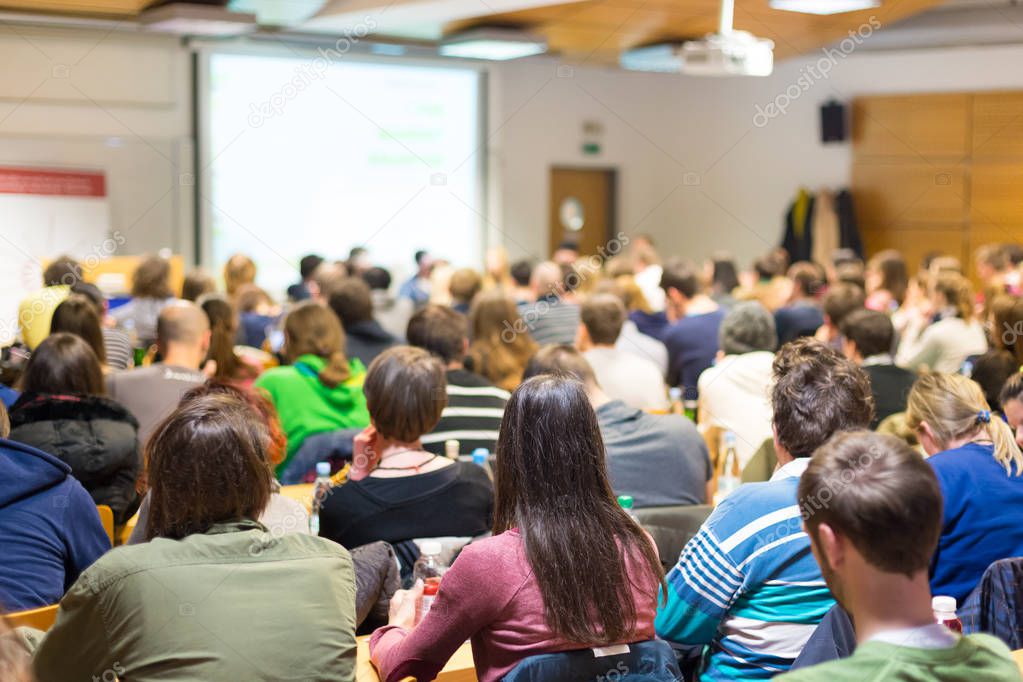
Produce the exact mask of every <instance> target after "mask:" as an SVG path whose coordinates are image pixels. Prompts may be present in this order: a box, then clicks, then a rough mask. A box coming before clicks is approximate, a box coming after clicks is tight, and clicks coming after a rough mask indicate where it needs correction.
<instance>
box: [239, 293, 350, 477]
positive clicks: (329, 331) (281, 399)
mask: <svg viewBox="0 0 1023 682" xmlns="http://www.w3.org/2000/svg"><path fill="white" fill-rule="evenodd" d="M344 348H345V333H344V330H343V329H342V328H341V322H340V320H338V319H337V315H335V314H334V313H333V312H332V311H331V310H330V309H329V308H327V307H326V306H323V305H320V304H318V303H316V302H314V301H306V302H303V303H300V304H298V305H297V306H295V307H294V308H292V310H291V312H289V313H288V315H287V317H285V318H284V348H283V349H282V351H283V353H284V358H285V360H286V361H287V362H288V365H287V366H284V367H274V368H272V369H269V370H267V371H266V372H264V373H263V374H262V375H261V376H260V377H259V379H257V380H256V384H255V386H256V388H258V389H261V390H263V391H265V393H266V395H267V396H268V397H269V398H270V401H271V402H272V403H273V404H274V407H276V408H277V413H278V415H280V418H281V425H282V426H283V427H284V434H285V436H286V437H287V439H288V449H287V456H286V457H285V459H284V461H283V462H281V463H280V464H279V465H278V466H277V473H278V474H280V473H281V472H283V470H284V468H285V467H286V466H287V464H288V462H289V460H290V459H291V457H292V456H293V455H294V454H295V453H296V452H297V451H298V449H299V447H301V445H302V443H303V442H304V441H305V439H306V438H308V437H309V436H311V435H313V434H317V433H325V432H327V431H337V430H340V429H354V428H363V427H366V426H368V425H369V412H368V411H367V410H366V397H365V396H364V395H363V393H362V383H363V381H364V380H365V378H366V366H365V365H363V364H362V363H361V362H360V361H359V360H358V359H354V358H353V359H352V360H349V359H348V358H347V357H346V356H345V351H344Z"/></svg>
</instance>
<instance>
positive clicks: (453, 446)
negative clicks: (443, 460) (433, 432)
mask: <svg viewBox="0 0 1023 682" xmlns="http://www.w3.org/2000/svg"><path fill="white" fill-rule="evenodd" d="M461 447H462V444H461V443H459V442H458V441H457V440H455V439H454V438H452V439H451V440H446V441H444V456H445V457H447V458H448V459H458V454H459V451H460V449H461Z"/></svg>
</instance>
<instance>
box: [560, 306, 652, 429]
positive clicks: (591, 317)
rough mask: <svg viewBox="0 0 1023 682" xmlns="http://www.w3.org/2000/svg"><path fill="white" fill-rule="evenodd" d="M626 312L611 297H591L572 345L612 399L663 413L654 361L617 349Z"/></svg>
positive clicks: (583, 307)
mask: <svg viewBox="0 0 1023 682" xmlns="http://www.w3.org/2000/svg"><path fill="white" fill-rule="evenodd" d="M626 316H627V313H626V311H625V306H624V305H623V304H622V302H621V300H620V299H619V298H618V297H617V296H615V295H613V294H595V295H593V296H590V297H589V298H587V299H586V300H585V301H584V302H583V304H582V308H581V313H580V317H581V322H580V324H579V330H578V331H577V332H576V337H575V346H576V348H578V349H579V351H580V352H581V353H582V354H583V357H584V358H586V361H587V362H588V363H590V366H591V367H593V371H594V373H595V374H596V376H597V383H598V384H600V387H601V388H602V389H603V390H604V392H605V393H607V395H608V396H610V397H611V398H612V399H613V400H621V401H622V402H624V403H625V404H626V405H628V406H629V407H635V408H638V409H641V410H664V409H665V408H666V407H667V396H668V389H667V387H666V386H665V385H664V377H663V376H662V375H661V370H660V369H658V368H657V365H656V364H654V361H653V360H651V359H650V358H647V357H643V356H642V355H640V354H638V353H636V352H629V351H626V350H623V349H622V348H621V347H619V346H617V345H616V344H617V342H618V336H619V335H620V334H621V331H622V325H623V324H624V323H625V320H626Z"/></svg>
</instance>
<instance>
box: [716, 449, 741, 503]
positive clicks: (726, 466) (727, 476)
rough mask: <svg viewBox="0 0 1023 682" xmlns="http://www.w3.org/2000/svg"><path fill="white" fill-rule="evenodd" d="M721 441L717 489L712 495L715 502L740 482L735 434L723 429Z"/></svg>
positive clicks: (730, 491)
mask: <svg viewBox="0 0 1023 682" xmlns="http://www.w3.org/2000/svg"><path fill="white" fill-rule="evenodd" d="M721 443H722V453H721V456H720V457H719V458H718V463H719V466H718V490H717V494H716V495H715V496H714V501H715V503H717V502H720V501H721V500H723V499H725V498H726V497H728V496H729V495H730V494H731V493H732V491H733V490H735V489H736V488H738V487H739V486H740V485H741V484H742V470H741V469H740V467H739V455H738V453H737V452H736V449H735V447H736V438H735V434H734V433H732V432H731V431H725V433H724V436H722V438H721Z"/></svg>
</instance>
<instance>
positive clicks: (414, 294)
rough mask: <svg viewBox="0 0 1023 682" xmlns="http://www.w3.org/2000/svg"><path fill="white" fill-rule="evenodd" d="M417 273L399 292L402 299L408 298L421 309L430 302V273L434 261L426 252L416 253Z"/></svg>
mask: <svg viewBox="0 0 1023 682" xmlns="http://www.w3.org/2000/svg"><path fill="white" fill-rule="evenodd" d="M415 261H416V273H415V274H414V275H412V277H410V278H409V279H408V280H407V281H406V282H405V283H404V284H402V285H401V288H400V289H399V290H398V296H399V297H400V298H407V299H409V300H410V301H412V304H413V305H414V306H415V307H417V308H419V307H420V306H424V305H426V304H427V303H429V302H430V272H431V271H432V270H433V265H434V261H433V258H432V257H431V256H430V254H429V253H427V252H426V251H416V254H415Z"/></svg>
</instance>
